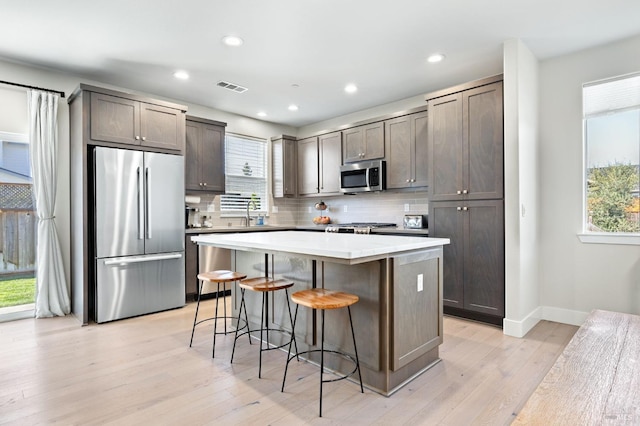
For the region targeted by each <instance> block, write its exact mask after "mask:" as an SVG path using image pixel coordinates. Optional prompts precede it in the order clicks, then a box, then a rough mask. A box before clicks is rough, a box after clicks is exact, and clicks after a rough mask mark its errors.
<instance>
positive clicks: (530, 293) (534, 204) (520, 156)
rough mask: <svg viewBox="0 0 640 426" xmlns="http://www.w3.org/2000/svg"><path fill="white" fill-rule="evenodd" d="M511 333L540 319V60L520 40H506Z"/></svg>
mask: <svg viewBox="0 0 640 426" xmlns="http://www.w3.org/2000/svg"><path fill="white" fill-rule="evenodd" d="M504 141H505V257H506V258H505V273H506V275H505V280H506V297H505V299H506V300H505V320H504V323H503V325H504V332H505V334H509V335H513V336H518V337H522V336H524V335H525V334H526V333H527V331H529V330H530V329H531V328H532V327H533V326H534V325H535V324H536V323H537V322H538V320H539V316H540V313H539V291H538V288H539V285H538V206H539V202H538V199H539V197H538V186H539V176H538V169H539V165H538V60H537V59H536V57H535V56H534V55H533V53H532V52H531V51H530V50H529V49H528V48H527V46H525V45H524V44H523V43H522V42H521V41H520V40H515V39H514V40H508V41H506V42H505V44H504Z"/></svg>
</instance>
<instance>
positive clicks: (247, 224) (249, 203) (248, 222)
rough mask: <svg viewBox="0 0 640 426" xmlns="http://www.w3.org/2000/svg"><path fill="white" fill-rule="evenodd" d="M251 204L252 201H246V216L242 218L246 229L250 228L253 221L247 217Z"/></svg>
mask: <svg viewBox="0 0 640 426" xmlns="http://www.w3.org/2000/svg"><path fill="white" fill-rule="evenodd" d="M252 202H253V201H252V200H249V201H247V216H246V217H245V218H244V219H245V224H246V226H247V227H249V226H251V221H252V220H253V218H252V217H251V216H249V206H250V205H251V203H252Z"/></svg>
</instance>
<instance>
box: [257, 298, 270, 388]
mask: <svg viewBox="0 0 640 426" xmlns="http://www.w3.org/2000/svg"><path fill="white" fill-rule="evenodd" d="M266 298H267V293H266V292H262V308H261V309H260V343H259V345H260V355H259V361H258V379H261V378H262V345H263V342H262V332H263V330H264V328H265V325H264V314H265V312H264V306H265V304H266V303H267V302H266ZM268 323H269V321H268V319H267V327H268ZM268 347H269V330H267V348H268Z"/></svg>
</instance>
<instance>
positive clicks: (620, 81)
mask: <svg viewBox="0 0 640 426" xmlns="http://www.w3.org/2000/svg"><path fill="white" fill-rule="evenodd" d="M638 107H640V73H637V74H631V75H625V76H621V77H616V78H612V79H609V80H602V81H596V82H593V83H587V84H585V85H584V86H583V111H584V118H591V117H595V116H598V115H603V114H609V113H612V112H620V111H624V110H628V109H634V108H638Z"/></svg>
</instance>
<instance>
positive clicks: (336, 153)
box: [318, 132, 342, 194]
mask: <svg viewBox="0 0 640 426" xmlns="http://www.w3.org/2000/svg"><path fill="white" fill-rule="evenodd" d="M318 152H319V156H318V157H319V158H318V160H319V162H320V165H319V170H320V174H319V176H318V182H319V184H320V189H319V193H320V194H339V193H340V166H341V165H342V133H341V132H333V133H328V134H326V135H322V136H320V137H318Z"/></svg>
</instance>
